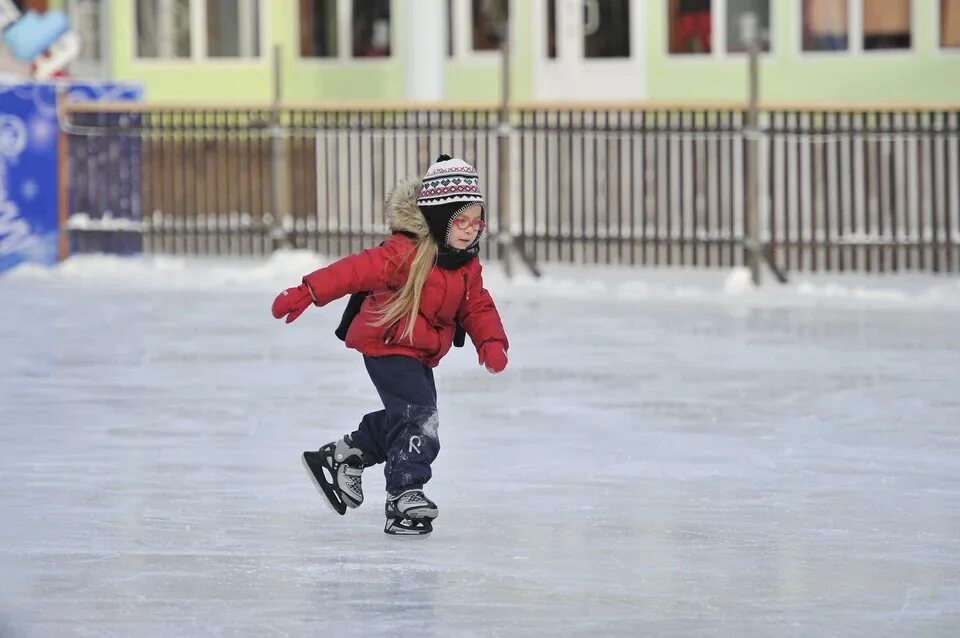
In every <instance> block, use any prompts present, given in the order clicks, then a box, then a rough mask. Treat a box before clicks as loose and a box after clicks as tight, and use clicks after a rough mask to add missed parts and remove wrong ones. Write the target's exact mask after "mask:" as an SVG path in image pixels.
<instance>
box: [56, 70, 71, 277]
mask: <svg viewBox="0 0 960 638" xmlns="http://www.w3.org/2000/svg"><path fill="white" fill-rule="evenodd" d="M63 106H64V101H63V89H60V88H58V89H57V110H58V112H59V113H60V114H61V117H60V118H58V119H59V121H66V117H67V116H66V115H65V114H63V110H62V109H63ZM68 143H69V138H68V136H67V132H66V131H64V130H63V128H61V127H58V132H57V231H58V235H57V259H58V260H59V261H63V260H64V259H66V258H67V257H68V256H69V255H70V235H69V233H68V231H67V222H68V221H69V217H70V210H69V209H70V173H69V171H70V163H69V161H68V157H69V154H68V148H67V144H68Z"/></svg>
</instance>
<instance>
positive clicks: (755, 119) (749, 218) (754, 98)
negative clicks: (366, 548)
mask: <svg viewBox="0 0 960 638" xmlns="http://www.w3.org/2000/svg"><path fill="white" fill-rule="evenodd" d="M741 30H742V34H743V37H744V39H745V40H746V42H747V52H748V53H749V85H750V99H749V103H748V106H747V126H746V131H747V148H746V157H745V162H746V172H747V175H746V181H747V183H746V190H747V192H746V208H747V210H746V213H747V214H746V218H745V219H744V222H745V223H744V229H743V230H744V235H746V237H745V239H746V243H745V246H744V255H743V256H744V261H745V263H746V264H747V267H748V268H749V269H750V278H751V279H752V280H753V285H754V286H759V285H760V237H759V228H760V216H759V212H758V211H757V183H758V179H757V170H758V162H757V154H758V149H757V145H758V144H759V139H758V133H759V126H758V125H759V123H760V117H759V114H758V105H757V102H758V99H759V95H758V94H759V88H758V84H759V77H758V76H759V71H758V64H759V57H760V37H759V36H760V34H759V29H758V28H757V16H756V15H755V14H753V13H747V14H745V15H744V16H743V17H742V23H741Z"/></svg>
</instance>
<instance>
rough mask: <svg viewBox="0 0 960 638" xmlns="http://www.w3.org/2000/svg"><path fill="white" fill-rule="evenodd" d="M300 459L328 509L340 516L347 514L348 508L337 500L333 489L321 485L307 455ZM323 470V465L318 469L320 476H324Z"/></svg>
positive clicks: (323, 484)
mask: <svg viewBox="0 0 960 638" xmlns="http://www.w3.org/2000/svg"><path fill="white" fill-rule="evenodd" d="M300 458H301V461H302V463H303V468H304V469H305V470H306V471H307V476H309V477H310V482H311V483H313V486H314V487H315V488H317V491H318V492H320V496H322V497H323V502H324V503H326V504H327V507H329V508H330V509H331V510H333V511H334V512H336V513H337V514H339V515H340V516H343V515H344V514H346V513H347V506H346V505H345V504H344V503H342V502H341V501H339V500H338V499H337V497H336V494H335V493H334V490H333V488H332V487H330V486H329V485H327V484H326V483H321V482H320V481H319V480H318V479H317V474H316V473H315V472H314V471H313V464H312V463H311V462H310V461H309V459H307V453H306V452H304V453H303V454H302V455H301V457H300ZM321 468H322V465H321V466H320V467H318V468H317V470H318V471H319V472H320V476H323V470H322V469H321Z"/></svg>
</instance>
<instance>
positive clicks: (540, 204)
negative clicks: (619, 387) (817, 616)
mask: <svg viewBox="0 0 960 638" xmlns="http://www.w3.org/2000/svg"><path fill="white" fill-rule="evenodd" d="M745 116H746V114H745V110H744V109H743V108H739V107H735V108H731V107H711V108H679V107H678V108H674V107H654V106H649V107H644V106H637V107H629V108H628V107H604V108H569V107H565V108H547V107H542V106H538V107H532V106H519V107H513V108H511V109H510V110H509V111H508V112H506V113H505V114H504V113H501V112H500V111H499V110H498V109H496V108H493V107H482V108H479V107H478V108H453V107H451V108H442V109H427V110H424V109H411V108H399V109H385V108H378V109H371V108H363V109H360V108H354V109H346V108H333V109H325V108H317V107H313V108H293V107H282V108H269V107H267V108H240V107H230V108H212V107H196V106H190V107H183V108H176V107H170V106H164V107H148V106H144V105H122V106H121V105H103V104H93V105H67V106H66V108H65V110H64V114H63V117H62V126H63V133H62V135H63V137H64V139H65V141H66V143H67V148H68V153H67V160H66V161H67V164H68V170H69V173H68V174H69V197H67V198H65V200H64V201H66V208H67V210H64V211H62V216H63V217H64V218H65V220H66V228H67V229H68V230H69V232H70V239H71V247H72V250H74V251H81V252H82V251H89V250H104V249H106V250H120V251H132V250H140V249H142V250H145V251H148V252H165V253H184V254H220V255H263V254H268V253H269V252H271V251H272V250H274V249H275V247H277V246H279V245H294V246H298V247H304V248H311V249H313V250H317V251H319V252H322V253H326V254H330V255H341V254H345V253H347V252H352V251H355V250H357V249H359V248H360V247H362V246H366V245H370V244H371V243H372V242H374V241H376V240H378V239H379V238H380V237H382V236H383V234H384V233H385V232H386V227H385V224H384V220H383V217H382V211H381V204H382V200H383V197H384V195H385V194H386V192H387V191H388V190H389V189H390V188H391V187H392V186H393V185H394V184H395V183H396V182H397V181H398V180H399V179H400V178H402V177H404V176H416V175H419V174H420V173H422V172H423V170H424V169H425V167H426V166H427V165H429V163H430V162H431V161H432V160H433V159H434V158H435V157H436V156H437V155H438V154H439V153H441V152H446V153H450V154H451V155H454V156H460V157H464V158H465V159H467V160H468V161H471V162H472V163H473V164H474V165H476V166H477V168H478V169H479V171H480V173H481V180H482V182H483V184H484V190H485V194H486V196H487V199H488V201H489V202H490V203H491V206H490V209H491V220H490V222H491V232H492V234H493V235H494V236H497V235H500V236H501V237H502V236H505V235H507V234H508V233H509V234H510V235H511V236H512V237H513V238H514V239H515V241H516V245H519V246H521V247H522V249H523V250H524V251H525V253H526V254H527V255H528V256H529V257H531V258H532V259H533V260H535V261H564V262H572V263H601V264H638V265H684V266H706V267H729V266H734V265H740V264H743V263H744V259H745V257H744V255H745V245H746V243H747V242H748V238H747V237H746V236H745V235H746V229H745V219H746V217H745V212H744V209H745V206H746V200H747V198H746V189H747V188H748V184H750V183H751V181H750V180H748V179H747V177H748V175H747V170H748V163H747V162H746V160H745V158H746V153H747V147H748V144H749V143H750V142H752V141H755V142H756V143H757V148H758V154H759V158H758V162H757V173H756V175H753V177H755V178H756V179H755V183H756V184H757V191H755V192H757V194H758V197H757V202H758V208H759V211H758V212H759V227H758V228H757V229H756V233H755V237H754V238H753V239H755V240H757V241H759V242H761V243H763V244H764V245H765V246H766V248H767V250H768V251H769V253H768V254H770V255H771V256H772V257H773V259H774V260H775V261H776V262H777V263H779V265H780V266H781V267H782V268H784V269H786V270H792V271H797V270H803V271H820V270H824V271H848V270H855V271H864V272H882V271H893V270H925V271H935V272H957V271H958V270H960V109H947V108H942V109H920V108H917V109H907V108H904V109H898V110H884V111H877V110H856V109H822V110H809V109H806V110H798V109H792V110H791V109H765V110H763V111H762V112H761V114H760V126H759V128H758V129H755V130H754V129H749V128H747V127H746V126H745V122H746V119H745ZM503 170H506V173H503V172H502V171H503ZM502 175H503V176H506V177H507V178H508V179H506V181H505V184H506V188H502V187H501V183H500V182H501V179H502V178H501V176H502ZM506 213H509V215H506ZM505 245H508V244H505V243H503V242H497V241H490V242H486V243H485V244H484V251H485V253H486V256H487V257H494V258H497V257H500V256H501V252H502V250H503V249H504V246H505Z"/></svg>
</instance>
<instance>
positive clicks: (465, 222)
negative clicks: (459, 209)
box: [453, 215, 487, 233]
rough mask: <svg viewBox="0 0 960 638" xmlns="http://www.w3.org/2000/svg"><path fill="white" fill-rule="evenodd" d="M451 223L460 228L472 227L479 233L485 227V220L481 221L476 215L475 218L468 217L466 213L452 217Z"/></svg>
mask: <svg viewBox="0 0 960 638" xmlns="http://www.w3.org/2000/svg"><path fill="white" fill-rule="evenodd" d="M453 225H454V226H456V227H457V228H459V229H460V230H467V229H468V228H472V229H474V230H475V231H477V232H478V233H479V232H481V231H483V230H484V229H485V228H486V227H487V222H485V221H483V220H482V219H481V218H479V217H477V218H476V219H470V218H469V217H467V216H466V215H460V216H459V217H454V219H453Z"/></svg>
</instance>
